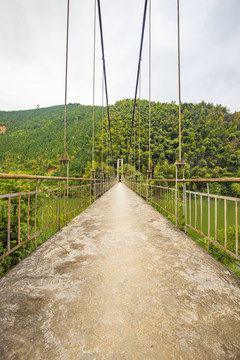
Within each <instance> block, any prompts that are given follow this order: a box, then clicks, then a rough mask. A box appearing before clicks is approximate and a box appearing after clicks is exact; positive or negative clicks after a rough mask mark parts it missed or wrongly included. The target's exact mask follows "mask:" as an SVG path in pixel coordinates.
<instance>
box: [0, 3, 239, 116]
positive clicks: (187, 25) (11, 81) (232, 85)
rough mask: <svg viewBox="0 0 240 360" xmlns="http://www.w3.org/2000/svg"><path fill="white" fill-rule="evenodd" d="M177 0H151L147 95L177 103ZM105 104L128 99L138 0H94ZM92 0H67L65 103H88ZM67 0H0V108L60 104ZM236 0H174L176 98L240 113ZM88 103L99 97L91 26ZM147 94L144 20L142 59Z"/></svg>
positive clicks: (139, 9)
mask: <svg viewBox="0 0 240 360" xmlns="http://www.w3.org/2000/svg"><path fill="white" fill-rule="evenodd" d="M176 3H177V0H152V100H154V101H159V102H171V101H176V103H178V90H177V89H178V83H177V81H178V80H177V6H176ZM101 4H102V21H103V32H104V43H105V58H106V67H107V79H108V92H109V102H110V103H111V104H113V103H115V101H117V100H121V99H124V98H133V97H134V90H135V82H136V73H137V62H138V55H139V44H140V35H141V26H142V16H143V7H144V0H101ZM93 8H94V0H70V33H69V81H68V98H67V102H78V103H81V104H86V105H91V104H92V77H93V70H92V68H93ZM66 10H67V0H1V1H0V71H1V81H0V110H18V109H30V108H36V105H37V104H38V105H39V106H40V107H46V106H51V105H57V104H63V103H64V81H65V80H64V79H65V39H66V17H67V14H66ZM239 19H240V0H180V21H181V70H182V86H181V88H182V102H193V103H197V102H201V101H202V100H204V101H206V102H210V103H214V104H222V105H224V106H226V107H227V108H228V109H230V111H232V112H233V111H240V21H239ZM97 33H98V35H97V44H96V103H97V104H99V105H100V104H101V102H102V100H101V99H102V95H101V89H102V83H101V81H102V70H101V69H102V60H101V52H100V50H101V48H100V38H99V26H98V23H97ZM142 97H143V98H148V21H147V23H146V32H145V41H144V51H143V60H142Z"/></svg>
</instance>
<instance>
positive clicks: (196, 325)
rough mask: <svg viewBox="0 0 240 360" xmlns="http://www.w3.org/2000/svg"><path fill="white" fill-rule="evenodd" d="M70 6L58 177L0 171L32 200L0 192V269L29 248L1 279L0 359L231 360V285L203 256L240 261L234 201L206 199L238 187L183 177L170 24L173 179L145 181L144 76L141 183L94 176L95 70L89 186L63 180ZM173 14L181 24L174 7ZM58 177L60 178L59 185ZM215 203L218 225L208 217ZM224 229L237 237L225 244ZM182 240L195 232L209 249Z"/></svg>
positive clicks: (236, 295)
mask: <svg viewBox="0 0 240 360" xmlns="http://www.w3.org/2000/svg"><path fill="white" fill-rule="evenodd" d="M69 3H70V1H69V0H68V7H67V19H68V21H67V44H66V77H65V113H64V151H63V156H62V157H61V158H60V176H59V177H49V176H35V175H19V174H0V178H1V179H4V180H5V181H6V180H7V179H11V180H13V179H18V180H29V181H32V182H33V183H34V184H35V187H34V188H33V189H32V190H31V191H24V192H19V193H16V192H15V193H8V194H7V193H4V194H1V195H0V200H1V202H2V203H1V204H2V205H1V206H2V207H3V213H4V214H6V223H5V229H6V230H5V233H6V244H5V247H4V249H3V251H1V253H0V260H1V261H3V262H4V261H6V262H7V261H8V259H9V258H10V257H11V256H12V255H13V254H15V253H17V252H18V251H19V250H20V249H21V248H22V247H23V246H26V245H27V244H32V246H33V247H35V248H36V249H35V251H33V252H32V253H31V254H30V255H29V256H28V257H27V258H26V259H24V260H22V261H21V262H20V263H19V264H18V265H17V266H16V267H15V268H13V269H12V270H11V271H9V272H8V273H7V274H6V275H5V276H4V277H3V278H2V279H1V280H0V304H1V305H0V354H1V359H26V360H27V359H62V360H63V359H133V360H135V359H161V360H162V359H163V360H164V359H166V360H167V359H214V360H215V359H239V358H240V331H239V330H240V309H239V300H240V280H239V279H238V278H237V277H236V276H235V275H233V274H232V273H231V272H230V271H229V270H227V269H226V268H225V267H224V266H223V265H222V264H220V263H219V262H218V261H217V260H216V259H214V258H213V257H212V256H210V254H209V253H208V251H210V249H211V247H213V246H214V247H215V248H217V249H218V250H219V251H222V252H224V254H226V255H227V256H231V258H233V259H234V261H236V262H238V261H239V260H240V249H239V243H238V240H239V239H238V231H237V229H238V226H239V211H238V207H239V201H240V199H239V198H233V197H230V196H221V195H214V194H211V193H210V190H209V184H210V183H211V182H228V183H229V182H232V183H234V182H240V179H237V178H235V179H217V180H216V179H185V177H184V176H185V175H184V167H185V163H184V161H183V158H182V154H181V92H180V46H179V16H178V66H179V73H178V74H179V77H178V80H179V158H178V160H177V161H176V163H175V165H176V178H175V179H161V180H156V179H153V178H152V169H151V143H150V140H151V137H150V134H151V67H149V159H148V171H147V178H146V179H144V178H143V177H142V175H141V176H136V174H134V173H131V174H128V175H127V176H126V174H125V176H124V177H122V176H120V175H119V171H120V170H119V168H118V173H117V178H116V174H115V172H113V173H112V174H104V173H102V176H101V177H100V178H98V177H96V175H95V169H94V153H95V149H94V94H95V88H94V76H95V75H94V72H95V70H94V69H95V65H94V66H93V141H92V159H91V160H92V170H91V177H90V178H89V179H87V178H72V177H71V176H70V175H69V167H70V165H69V163H70V161H69V156H68V153H67V144H66V125H67V69H68V28H69ZM94 4H95V8H94V46H95V36H96V35H95V32H96V15H97V13H98V16H99V25H100V34H101V37H100V38H101V46H102V60H103V83H104V86H103V88H104V91H105V96H106V105H107V118H108V143H109V149H108V154H109V158H110V159H109V164H111V165H112V167H114V165H115V164H118V166H119V165H120V163H122V160H121V159H114V151H113V146H112V137H111V117H110V111H109V106H108V92H107V76H106V66H105V56H104V43H103V24H102V19H101V4H100V0H98V1H95V2H94ZM150 5H151V1H148V0H145V2H144V11H143V23H142V33H141V42H140V51H139V61H138V70H137V81H136V89H135V99H134V102H133V111H132V126H131V134H130V141H129V149H128V156H127V161H128V163H134V162H135V157H136V154H135V153H134V150H133V148H134V149H135V127H136V123H135V116H134V115H135V108H136V99H137V96H138V95H139V98H140V86H139V85H140V82H139V79H140V77H141V60H142V46H143V40H144V29H145V20H146V16H147V10H148V11H149V26H151V6H150ZM177 5H178V7H177V9H178V15H179V2H177ZM149 34H150V35H151V31H149ZM149 44H151V41H149ZM149 52H150V53H151V46H149ZM94 53H95V51H94ZM150 57H151V56H150ZM93 64H95V58H94V60H93ZM133 144H134V146H133ZM139 147H140V145H139ZM139 166H140V163H139ZM64 168H66V170H67V176H66V177H64V176H62V173H63V169H64ZM120 169H121V171H122V166H121V167H120ZM119 179H121V180H122V181H121V182H118V181H117V180H119ZM40 181H43V182H44V184H45V186H44V187H43V186H42V187H41V186H40V185H39V184H40ZM196 182H201V183H203V184H206V191H205V192H197V191H193V190H192V189H188V184H191V183H196ZM220 203H221V204H223V213H224V221H223V223H222V224H219V220H218V211H219V204H220ZM213 209H214V212H213V211H212V210H213ZM164 215H165V216H164ZM166 216H168V217H169V219H171V220H172V222H173V223H172V222H170V221H169V220H168V219H167V218H166ZM229 224H231V225H232V224H233V225H234V226H235V229H236V230H235V232H234V238H233V240H232V238H231V241H230V238H229V234H228V225H229ZM219 225H221V226H222V228H223V233H224V236H223V238H222V239H220V238H219V237H218V229H219ZM183 230H184V231H183ZM189 234H190V235H191V236H192V235H193V234H195V236H196V235H198V237H199V239H202V242H203V243H204V244H205V247H206V250H208V251H205V250H204V249H202V248H201V247H200V246H199V245H198V244H197V243H195V242H194V241H193V240H192V239H191V238H190V237H189V236H188V235H189ZM43 235H44V236H45V237H46V238H48V240H47V241H46V242H43V241H41V236H43ZM39 245H41V246H39Z"/></svg>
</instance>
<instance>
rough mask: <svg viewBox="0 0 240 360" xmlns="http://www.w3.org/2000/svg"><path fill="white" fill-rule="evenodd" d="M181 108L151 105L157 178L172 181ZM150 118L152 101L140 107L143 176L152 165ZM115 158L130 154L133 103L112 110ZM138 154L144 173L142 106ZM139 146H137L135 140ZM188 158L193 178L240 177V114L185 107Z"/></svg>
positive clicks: (119, 104) (184, 146)
mask: <svg viewBox="0 0 240 360" xmlns="http://www.w3.org/2000/svg"><path fill="white" fill-rule="evenodd" d="M178 111H179V110H178V106H177V105H175V104H167V103H152V104H151V152H152V168H153V170H154V177H155V178H172V177H174V175H175V167H174V165H173V164H174V162H175V160H176V159H177V158H178V117H179V113H178ZM148 113H149V105H148V102H147V101H146V100H143V101H141V103H140V123H141V126H140V129H141V131H140V143H141V171H142V172H143V173H145V172H146V168H147V164H148ZM110 114H111V119H112V120H111V121H112V127H113V131H112V133H113V136H112V138H113V152H114V157H115V158H117V157H123V158H124V160H125V159H126V157H127V153H128V150H127V149H128V144H129V138H130V131H131V129H130V128H131V122H132V100H122V101H119V102H117V103H116V104H115V105H114V106H112V107H111V109H110ZM135 129H136V131H135V145H136V146H135V154H136V166H137V168H138V143H139V136H138V133H139V104H138V103H137V106H136V113H135ZM133 142H134V141H133ZM182 156H183V159H184V160H185V161H186V162H187V163H188V170H187V176H191V177H231V176H232V177H233V176H235V177H236V176H238V177H240V169H239V165H240V113H234V114H230V113H229V112H228V111H227V109H226V108H225V107H222V106H220V105H218V106H213V105H212V104H206V103H204V102H202V103H200V104H182Z"/></svg>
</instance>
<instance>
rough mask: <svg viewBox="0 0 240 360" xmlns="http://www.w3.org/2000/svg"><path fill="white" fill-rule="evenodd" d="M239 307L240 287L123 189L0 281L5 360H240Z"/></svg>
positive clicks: (0, 345)
mask: <svg viewBox="0 0 240 360" xmlns="http://www.w3.org/2000/svg"><path fill="white" fill-rule="evenodd" d="M65 250H66V251H65ZM239 305H240V283H239V280H238V279H237V278H236V277H234V276H233V275H231V274H230V273H229V272H228V270H226V269H224V268H223V267H222V265H221V264H219V263H217V261H215V260H214V259H212V258H211V257H210V256H209V255H208V254H207V253H206V252H204V251H203V250H202V249H201V248H199V247H198V245H196V244H195V243H194V242H193V241H192V240H191V239H189V238H188V237H187V236H185V234H183V233H182V232H180V231H179V230H178V229H176V228H175V227H174V226H173V225H172V224H171V223H169V222H168V221H167V220H166V219H165V218H164V217H162V216H161V215H160V214H159V213H158V212H157V211H155V210H154V209H153V208H152V207H150V206H149V205H148V204H146V203H145V202H144V201H143V200H142V199H141V198H139V197H138V196H137V195H136V194H135V193H133V192H132V191H131V190H130V189H128V188H127V187H126V186H125V185H123V184H117V185H115V186H114V187H113V188H112V189H111V190H109V191H108V192H107V193H106V194H105V195H104V196H103V197H102V198H100V199H99V200H97V201H96V202H95V203H94V204H92V205H91V206H90V207H89V208H88V209H87V210H85V211H84V212H83V213H82V214H81V215H79V216H78V217H77V218H75V219H74V220H73V221H72V222H71V223H70V224H69V225H68V226H67V227H65V228H64V229H63V230H62V231H60V232H59V233H57V234H56V235H55V236H53V237H52V238H51V239H50V240H49V241H48V242H46V243H45V244H44V245H42V246H41V247H40V248H39V249H38V250H36V251H35V252H34V253H33V254H32V255H31V256H29V257H28V258H27V259H25V260H24V261H22V263H20V264H19V265H18V266H17V267H16V268H15V269H13V270H12V271H11V272H9V273H8V274H7V275H6V276H5V277H4V278H3V279H1V280H0V358H1V360H5V359H14V360H15V359H26V360H29V359H31V360H36V359H42V360H46V359H61V360H68V359H79V360H80V359H81V360H88V359H89V360H93V359H97V360H98V359H106V360H113V359H114V360H118V359H119V360H121V359H131V360H138V359H141V360H142V359H143V360H145V359H161V360H165V359H178V360H179V359H184V360H186V359H194V360H196V359H208V360H209V359H214V360H216V359H226V360H229V359H240V306H239Z"/></svg>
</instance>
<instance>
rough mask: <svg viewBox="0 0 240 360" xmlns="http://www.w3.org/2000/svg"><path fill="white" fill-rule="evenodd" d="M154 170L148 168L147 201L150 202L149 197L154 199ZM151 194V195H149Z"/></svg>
mask: <svg viewBox="0 0 240 360" xmlns="http://www.w3.org/2000/svg"><path fill="white" fill-rule="evenodd" d="M151 182H152V170H151V169H149V170H147V201H148V202H150V200H149V198H151V201H152V185H151ZM149 194H150V196H149Z"/></svg>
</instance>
